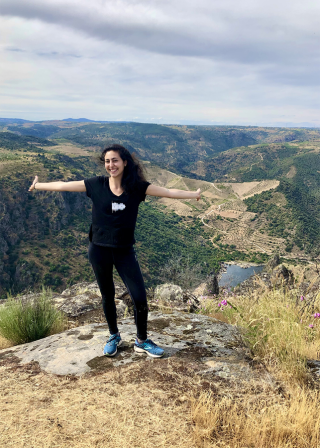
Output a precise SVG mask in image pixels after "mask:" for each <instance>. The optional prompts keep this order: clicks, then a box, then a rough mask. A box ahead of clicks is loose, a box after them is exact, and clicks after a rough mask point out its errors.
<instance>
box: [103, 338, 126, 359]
mask: <svg viewBox="0 0 320 448" xmlns="http://www.w3.org/2000/svg"><path fill="white" fill-rule="evenodd" d="M121 344H122V340H121V341H120V342H119V343H118V344H117V346H116V351H115V352H113V353H112V354H111V355H110V353H105V352H103V354H104V356H108V357H112V356H115V355H116V354H117V352H118V347H119V346H120V345H121Z"/></svg>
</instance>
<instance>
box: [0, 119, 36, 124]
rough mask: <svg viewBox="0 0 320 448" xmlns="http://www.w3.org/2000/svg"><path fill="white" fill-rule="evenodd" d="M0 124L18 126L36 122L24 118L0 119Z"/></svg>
mask: <svg viewBox="0 0 320 448" xmlns="http://www.w3.org/2000/svg"><path fill="white" fill-rule="evenodd" d="M0 123H17V124H23V123H34V121H30V120H23V119H22V118H0Z"/></svg>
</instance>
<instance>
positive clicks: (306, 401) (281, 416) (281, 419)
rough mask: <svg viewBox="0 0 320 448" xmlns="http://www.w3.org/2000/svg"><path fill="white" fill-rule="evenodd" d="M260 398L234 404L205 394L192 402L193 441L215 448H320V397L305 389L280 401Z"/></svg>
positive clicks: (232, 401)
mask: <svg viewBox="0 0 320 448" xmlns="http://www.w3.org/2000/svg"><path fill="white" fill-rule="evenodd" d="M265 404H266V403H263V404H262V403H260V402H259V401H258V400H257V399H256V400H254V401H252V400H244V401H242V402H235V400H234V399H232V398H224V399H222V400H216V399H215V397H214V396H213V395H212V394H208V393H203V394H202V395H201V396H200V398H199V399H198V400H194V401H193V403H192V416H193V422H194V441H195V443H196V446H197V447H203V448H209V447H210V448H214V447H225V448H227V447H230V448H249V447H250V448H318V447H319V446H320V396H319V393H318V392H317V393H311V392H308V391H305V390H303V389H300V390H296V391H294V393H293V394H292V395H291V397H290V398H289V399H288V400H287V401H285V402H284V403H283V402H281V400H280V399H278V400H274V402H273V403H269V404H267V405H265Z"/></svg>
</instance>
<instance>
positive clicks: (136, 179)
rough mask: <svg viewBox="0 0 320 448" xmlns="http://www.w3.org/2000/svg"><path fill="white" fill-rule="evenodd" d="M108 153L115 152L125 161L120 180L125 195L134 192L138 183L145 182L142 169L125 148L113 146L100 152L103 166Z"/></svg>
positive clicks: (139, 163)
mask: <svg viewBox="0 0 320 448" xmlns="http://www.w3.org/2000/svg"><path fill="white" fill-rule="evenodd" d="M109 151H115V152H117V153H118V154H119V156H120V157H121V159H122V160H123V161H127V165H126V166H125V168H124V171H123V176H122V179H121V186H122V188H123V190H124V191H125V193H131V192H133V191H135V190H136V189H137V188H138V186H139V183H141V182H146V177H145V171H144V167H143V165H142V163H141V162H140V160H139V159H138V158H137V157H136V155H135V154H134V153H132V154H131V153H130V152H129V151H128V150H127V148H125V147H124V146H122V145H117V144H114V145H112V146H108V147H107V148H105V149H104V150H103V151H102V153H101V156H100V161H101V162H102V163H103V164H104V162H105V156H106V153H107V152H109Z"/></svg>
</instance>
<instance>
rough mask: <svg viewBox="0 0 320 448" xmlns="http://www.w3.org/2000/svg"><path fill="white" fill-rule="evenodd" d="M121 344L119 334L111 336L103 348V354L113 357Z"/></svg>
mask: <svg viewBox="0 0 320 448" xmlns="http://www.w3.org/2000/svg"><path fill="white" fill-rule="evenodd" d="M121 343H122V340H121V336H120V335H119V334H112V335H111V336H110V338H109V339H108V341H107V343H106V345H105V346H104V350H103V354H104V355H106V356H114V355H115V354H116V353H117V347H118V346H119V345H121Z"/></svg>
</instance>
